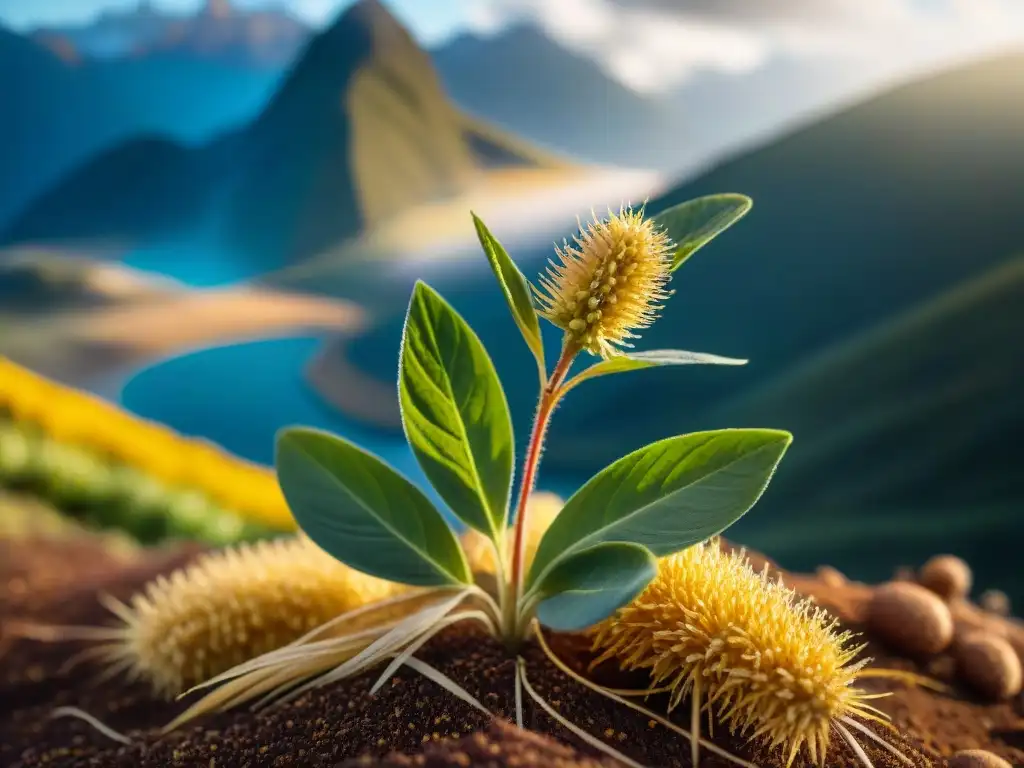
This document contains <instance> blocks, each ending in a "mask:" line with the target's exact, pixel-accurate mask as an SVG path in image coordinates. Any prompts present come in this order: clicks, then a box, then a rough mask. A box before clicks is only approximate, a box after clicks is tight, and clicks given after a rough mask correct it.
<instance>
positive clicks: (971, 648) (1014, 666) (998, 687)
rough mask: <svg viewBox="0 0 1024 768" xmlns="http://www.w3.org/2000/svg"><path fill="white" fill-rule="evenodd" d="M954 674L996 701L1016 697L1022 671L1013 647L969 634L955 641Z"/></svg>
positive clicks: (987, 636)
mask: <svg viewBox="0 0 1024 768" xmlns="http://www.w3.org/2000/svg"><path fill="white" fill-rule="evenodd" d="M956 658H957V672H958V673H959V675H960V677H961V678H962V679H963V680H964V681H965V682H967V683H968V684H970V685H971V686H972V687H974V688H975V689H976V690H977V691H978V692H979V693H981V694H983V695H984V696H986V697H988V698H990V699H993V700H995V701H999V700H1002V699H1008V698H1010V697H1011V696H1016V695H1017V694H1018V693H1020V691H1021V685H1022V684H1024V670H1022V669H1021V662H1020V659H1019V658H1018V657H1017V653H1016V652H1015V651H1014V649H1013V646H1012V645H1010V644H1009V642H1007V641H1006V640H1004V639H1003V638H1001V637H995V636H993V635H991V634H987V633H984V632H980V631H978V632H972V633H971V634H969V635H967V636H966V637H965V638H963V639H962V640H959V639H958V641H957V648H956Z"/></svg>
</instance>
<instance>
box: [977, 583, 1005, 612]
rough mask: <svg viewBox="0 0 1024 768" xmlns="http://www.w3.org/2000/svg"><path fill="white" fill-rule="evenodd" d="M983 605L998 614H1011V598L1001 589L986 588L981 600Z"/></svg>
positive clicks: (987, 609)
mask: <svg viewBox="0 0 1024 768" xmlns="http://www.w3.org/2000/svg"><path fill="white" fill-rule="evenodd" d="M979 602H980V603H981V607H982V608H984V609H985V610H986V611H988V612H989V613H994V614H996V615H997V616H1009V615H1010V598H1009V597H1007V595H1006V593H1005V592H1003V591H1002V590H999V589H986V590H985V591H984V592H982V593H981V599H980V600H979Z"/></svg>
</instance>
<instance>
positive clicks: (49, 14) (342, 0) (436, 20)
mask: <svg viewBox="0 0 1024 768" xmlns="http://www.w3.org/2000/svg"><path fill="white" fill-rule="evenodd" d="M204 2H205V0H153V2H152V4H153V6H154V7H156V8H159V9H161V10H166V11H169V12H173V13H189V12H194V11H195V10H196V9H197V8H199V7H200V6H201V5H203V4H204ZM352 2H353V0H232V3H233V4H234V5H237V6H239V7H241V8H255V7H260V6H264V7H265V6H268V5H276V6H281V5H287V6H288V7H289V8H290V9H291V10H292V12H293V13H294V14H295V15H297V16H299V17H301V18H303V19H306V20H307V21H309V22H310V23H312V24H318V25H319V24H323V23H325V22H327V21H329V20H330V19H331V18H333V17H334V16H335V15H336V14H337V13H338V12H339V11H340V10H341V9H343V8H344V7H346V6H348V5H351V4H352ZM136 5H138V0H0V23H3V24H5V25H7V26H9V27H13V28H14V29H19V30H24V29H29V28H31V27H35V26H40V25H47V24H67V23H77V22H87V21H88V20H90V19H91V18H93V17H94V16H95V15H96V14H97V13H99V12H101V11H103V10H104V9H108V8H116V9H127V8H133V7H135V6H136ZM387 5H388V7H389V8H390V9H391V10H392V12H393V13H394V14H395V15H396V16H398V17H399V18H401V19H402V20H403V21H404V22H405V23H406V24H407V25H408V26H409V28H410V29H412V30H413V31H414V32H415V33H416V35H417V37H419V38H420V39H422V40H423V41H424V42H433V41H437V40H440V39H444V38H445V37H447V36H449V35H451V34H453V33H455V32H458V31H459V30H461V29H462V28H463V27H464V25H465V21H466V18H467V14H468V10H467V9H468V8H469V6H470V5H472V0H387Z"/></svg>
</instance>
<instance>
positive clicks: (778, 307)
mask: <svg viewBox="0 0 1024 768" xmlns="http://www.w3.org/2000/svg"><path fill="white" fill-rule="evenodd" d="M1021 71H1024V55H1021V56H1012V57H1005V58H1001V59H997V60H990V61H985V62H982V63H978V64H975V65H972V66H969V67H965V68H962V69H959V70H955V71H951V72H946V73H942V74H939V75H936V76H934V77H931V78H928V79H926V80H923V81H919V82H915V83H911V84H908V85H906V86H903V87H900V88H898V89H895V90H893V91H891V92H889V93H887V94H885V95H883V96H880V97H878V98H876V99H874V100H871V101H869V102H866V103H864V104H861V105H859V106H856V107H853V108H851V109H849V110H847V111H845V112H843V113H841V114H838V115H836V116H834V117H832V118H829V119H826V120H824V121H822V122H820V123H818V124H816V125H812V126H810V127H808V128H806V129H803V130H801V131H798V132H796V133H793V134H791V135H789V136H787V137H785V138H783V139H781V140H779V141H777V142H775V143H773V144H771V145H769V146H766V147H764V148H763V149H760V150H758V151H755V152H753V153H751V154H749V155H746V156H743V157H740V158H737V159H735V160H732V161H730V162H727V163H725V164H723V165H721V166H720V167H718V168H715V169H713V170H711V171H710V172H708V173H707V174H705V175H703V176H701V177H699V178H698V179H696V180H694V181H692V182H690V183H687V184H685V185H683V186H682V187H679V188H677V189H674V190H672V191H671V192H669V193H668V194H666V195H664V196H663V197H661V198H658V199H656V200H653V201H651V203H650V204H649V205H648V210H650V211H651V212H652V213H656V212H657V211H659V210H662V209H664V208H665V207H667V206H669V205H672V204H674V203H676V202H679V201H681V200H685V199H688V198H692V197H696V196H698V195H702V194H708V193H712V192H721V191H738V192H743V193H745V194H748V195H750V196H751V197H752V198H753V199H754V209H753V211H752V212H751V213H750V214H749V215H748V216H747V217H746V218H745V219H744V220H743V221H742V222H741V223H740V224H738V225H737V226H735V227H734V228H732V229H731V230H729V232H727V233H726V234H724V235H723V236H722V237H721V238H719V239H718V240H716V241H715V242H714V244H713V245H711V246H709V247H708V248H707V249H706V250H704V251H702V252H701V253H700V254H698V255H697V256H696V257H695V258H693V259H692V260H690V261H689V262H687V264H686V266H685V267H684V268H683V269H681V270H680V271H679V272H677V273H676V274H675V279H674V280H673V283H672V286H673V288H675V290H676V295H675V297H674V298H673V299H672V301H670V302H669V303H668V307H667V309H666V311H665V313H664V316H663V318H662V319H661V320H660V321H659V322H658V323H656V324H655V326H654V327H653V328H652V329H650V331H648V332H646V333H645V334H644V337H643V340H642V346H643V347H645V348H648V349H653V348H660V347H683V348H688V349H700V350H708V351H713V352H717V353H721V354H725V355H733V356H737V357H745V358H749V359H750V360H751V363H750V365H749V366H747V367H745V368H744V369H739V370H736V369H733V370H725V371H722V370H715V371H713V370H702V371H693V370H690V371H683V372H679V371H676V372H674V373H671V372H664V371H652V372H643V373H638V374H635V375H631V376H630V377H628V379H627V378H626V377H616V378H617V379H618V380H617V381H613V380H607V381H599V382H595V383H594V385H593V387H592V388H591V391H590V395H589V397H588V396H583V395H582V393H581V394H580V396H579V397H577V400H576V403H575V406H574V404H573V403H569V404H567V405H566V407H565V411H564V415H563V414H560V417H561V429H559V427H558V425H556V427H555V429H556V430H558V432H557V436H558V438H559V439H560V440H561V441H562V442H561V443H560V444H561V445H563V446H567V450H564V451H559V452H558V454H557V455H554V456H551V457H550V459H549V461H551V462H557V463H560V464H562V465H563V466H565V467H568V466H570V465H572V464H573V463H576V462H579V465H581V466H582V467H587V468H589V467H593V466H596V465H597V464H599V463H601V462H603V461H605V460H606V459H608V458H610V457H612V456H614V455H616V454H617V453H618V452H620V450H621V449H622V448H624V447H626V446H625V445H624V443H623V441H626V443H628V445H630V446H632V445H638V444H640V443H641V442H643V441H644V440H648V439H653V438H655V437H657V436H659V435H662V434H664V433H665V432H666V431H679V430H681V429H689V428H696V427H700V426H722V425H721V423H719V422H717V421H715V422H714V423H711V414H712V410H711V409H712V408H714V407H716V406H718V405H719V404H721V403H723V402H738V401H740V400H741V399H742V398H744V397H746V396H747V395H748V394H750V393H754V392H758V391H760V389H761V387H763V386H765V385H766V384H767V382H769V381H772V380H773V379H775V378H776V377H778V376H782V375H784V374H786V373H788V372H789V371H791V370H792V369H793V368H794V367H795V366H800V365H802V364H804V363H805V362H806V361H807V360H810V359H812V358H814V357H817V356H819V355H822V354H824V353H825V352H826V351H827V350H829V349H831V348H836V347H838V346H841V345H844V344H846V343H847V342H848V341H849V340H850V339H853V338H854V337H856V336H857V335H858V334H861V333H864V332H867V331H868V330H869V329H876V330H877V329H879V328H884V327H885V326H886V324H887V323H888V322H889V321H891V320H894V319H895V318H898V317H900V316H901V314H902V313H904V312H907V311H911V310H913V309H914V308H916V307H918V306H920V305H923V303H924V302H927V301H930V300H931V299H933V298H934V297H937V296H939V295H941V294H943V293H946V292H949V291H955V290H957V289H958V288H959V287H961V286H962V285H965V284H967V283H968V282H970V281H972V280H974V279H976V278H978V277H980V276H981V275H984V274H986V273H988V272H989V271H990V270H992V269H994V268H995V267H997V266H998V265H1000V264H1002V263H1004V262H1007V261H1008V260H1009V259H1010V258H1011V256H1012V254H1014V253H1019V252H1020V250H1021V248H1024V216H1021V213H1020V212H1021V210H1022V209H1024V143H1022V142H1021V140H1020V137H1021V136H1022V135H1024V110H1021V109H1020V104H1021V103H1024V78H1020V77H1019V72H1021ZM1018 311H1022V312H1024V306H1022V308H1021V309H1020V310H1018ZM1022 319H1024V317H1022ZM1021 327H1024V324H1022V326H1021ZM1009 354H1011V353H1010V350H1009V349H1004V350H999V349H989V351H988V356H987V357H983V358H981V359H980V360H978V361H977V362H978V364H979V365H983V364H984V363H986V362H991V363H992V364H995V363H996V362H997V361H1001V360H1002V359H1003V357H1004V356H1006V355H1009ZM896 362H897V361H896V360H892V359H890V360H884V361H881V360H880V361H876V362H875V363H874V365H876V366H884V367H892V366H894V365H895V364H896ZM894 370H895V369H894ZM941 374H942V372H941V370H936V371H935V376H934V379H933V383H934V384H936V385H938V384H939V383H941V379H942V375H941ZM893 375H895V372H893ZM611 394H614V395H615V396H616V397H624V398H631V399H635V400H636V403H635V407H631V408H630V409H629V410H628V412H627V410H626V409H617V412H618V413H619V414H621V415H620V416H619V417H618V418H616V416H615V414H609V415H606V416H605V417H604V418H603V421H605V423H607V424H608V433H607V434H608V436H609V439H607V440H600V441H598V440H594V439H593V438H594V435H593V432H592V424H593V421H592V416H593V408H594V407H595V406H594V403H596V402H597V401H598V400H599V399H600V398H603V397H607V396H609V395H611ZM822 396H823V397H827V395H822ZM878 396H879V397H880V398H883V399H884V396H885V392H879V393H878ZM588 401H589V402H588ZM794 407H799V405H797V404H795V405H794ZM832 407H833V408H834V409H835V411H836V413H837V414H838V413H839V412H840V411H841V410H842V409H844V408H845V405H844V401H843V400H842V399H841V397H840V396H839V394H838V393H837V394H836V400H835V401H834V403H833V405H832ZM755 415H759V416H760V419H761V420H765V419H771V417H772V415H773V414H772V413H771V411H770V410H769V411H764V412H761V411H757V412H755V413H752V414H751V418H753V417H754V416H755ZM771 420H774V419H771ZM584 424H586V425H588V432H587V433H586V435H584V433H583V432H582V430H583V425H584ZM577 430H579V431H577ZM576 434H578V435H579V440H576V439H574V435H576ZM611 435H615V436H616V439H615V440H612V439H610V438H611ZM797 442H798V443H799V442H800V441H799V440H798V441H797ZM805 442H809V441H807V440H805ZM569 446H571V448H569ZM798 450H799V449H798V448H797V447H794V451H797V452H798Z"/></svg>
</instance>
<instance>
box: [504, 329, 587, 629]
mask: <svg viewBox="0 0 1024 768" xmlns="http://www.w3.org/2000/svg"><path fill="white" fill-rule="evenodd" d="M579 351H580V348H579V345H577V344H576V343H574V342H572V341H569V340H566V343H565V344H564V345H563V347H562V354H561V355H560V356H559V358H558V362H557V363H555V368H554V370H553V371H552V372H551V376H550V378H548V380H547V384H545V385H544V388H543V389H542V390H541V393H540V398H539V401H538V403H537V414H536V416H535V418H534V421H533V429H532V431H531V433H530V442H529V444H528V445H527V448H526V459H525V460H524V462H523V477H522V480H521V481H520V486H519V500H518V502H517V504H516V512H515V523H514V527H513V533H512V536H513V541H512V564H511V566H510V568H509V571H508V579H507V581H506V582H505V584H504V590H505V594H504V600H503V616H502V629H503V630H504V632H505V635H506V640H507V641H508V642H509V643H511V644H512V645H513V646H514V645H517V644H518V643H519V641H520V635H521V634H522V633H521V631H520V630H521V629H522V628H521V627H520V626H519V625H520V617H519V612H518V605H519V600H520V598H521V597H522V594H523V577H524V573H523V571H524V570H525V569H524V563H523V560H524V557H525V553H524V549H525V546H526V526H527V519H526V518H527V508H528V507H527V501H528V500H529V496H530V493H531V491H533V485H534V482H535V481H536V477H537V466H538V464H540V457H541V453H542V452H543V449H544V437H545V435H546V434H547V429H548V424H549V423H550V421H551V414H552V412H553V411H554V408H555V405H556V404H557V403H558V399H559V389H560V388H561V386H562V383H563V382H564V381H565V377H566V375H567V374H568V373H569V368H570V367H571V366H572V362H573V360H574V359H575V358H576V355H577V354H579Z"/></svg>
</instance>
